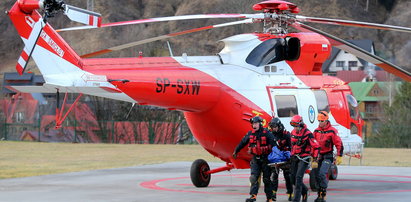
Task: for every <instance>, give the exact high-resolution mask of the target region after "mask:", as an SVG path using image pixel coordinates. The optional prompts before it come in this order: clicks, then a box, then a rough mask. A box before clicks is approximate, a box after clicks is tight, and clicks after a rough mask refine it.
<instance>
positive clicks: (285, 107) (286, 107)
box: [275, 95, 298, 117]
mask: <svg viewBox="0 0 411 202" xmlns="http://www.w3.org/2000/svg"><path fill="white" fill-rule="evenodd" d="M275 103H276V105H277V115H278V117H292V116H294V115H297V114H298V108H297V101H296V99H295V96H294V95H276V96H275Z"/></svg>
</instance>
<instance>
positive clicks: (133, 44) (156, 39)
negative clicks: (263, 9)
mask: <svg viewBox="0 0 411 202" xmlns="http://www.w3.org/2000/svg"><path fill="white" fill-rule="evenodd" d="M252 22H253V20H252V19H245V20H240V21H234V22H228V23H222V24H216V25H210V26H205V27H199V28H194V29H189V30H184V31H180V32H175V33H171V34H165V35H161V36H157V37H153V38H149V39H144V40H140V41H135V42H131V43H127V44H123V45H119V46H115V47H111V48H107V49H104V50H100V51H96V52H93V53H88V54H85V55H82V56H81V57H82V58H90V57H95V56H98V55H102V54H106V53H110V52H113V51H118V50H122V49H125V48H130V47H133V46H138V45H142V44H146V43H150V42H153V41H158V40H162V39H168V38H171V37H175V36H180V35H184V34H189V33H194V32H199V31H204V30H209V29H214V28H218V27H226V26H232V25H239V24H246V23H252Z"/></svg>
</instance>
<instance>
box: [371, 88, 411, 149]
mask: <svg viewBox="0 0 411 202" xmlns="http://www.w3.org/2000/svg"><path fill="white" fill-rule="evenodd" d="M384 112H385V117H384V118H383V119H382V120H381V127H380V128H379V130H378V131H377V133H376V134H375V135H373V136H372V137H370V139H369V146H373V147H396V148H398V147H400V148H411V83H410V82H404V83H403V84H402V85H401V87H400V89H399V93H398V94H397V95H396V96H395V97H394V102H393V104H392V105H391V106H389V105H388V104H384Z"/></svg>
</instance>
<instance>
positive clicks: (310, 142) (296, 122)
mask: <svg viewBox="0 0 411 202" xmlns="http://www.w3.org/2000/svg"><path fill="white" fill-rule="evenodd" d="M290 124H291V126H293V127H294V129H293V130H292V131H291V181H292V182H293V184H294V186H295V187H294V199H293V201H300V199H302V201H303V202H305V201H307V198H308V188H307V186H305V184H304V182H303V178H304V173H305V170H307V168H308V165H309V163H310V159H311V158H313V161H312V164H311V166H312V167H313V168H316V167H318V163H317V158H318V153H319V149H320V147H319V145H318V143H317V141H316V140H315V138H314V136H313V134H312V133H311V132H310V130H308V128H307V125H305V124H304V122H303V118H302V117H301V116H300V115H295V116H293V117H292V118H291V121H290Z"/></svg>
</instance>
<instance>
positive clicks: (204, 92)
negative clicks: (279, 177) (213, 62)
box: [83, 57, 271, 168]
mask: <svg viewBox="0 0 411 202" xmlns="http://www.w3.org/2000/svg"><path fill="white" fill-rule="evenodd" d="M83 62H84V70H85V71H88V72H91V73H93V74H96V75H106V76H107V78H108V79H110V80H113V81H114V82H112V83H113V84H114V85H116V86H117V88H119V89H120V90H121V91H123V92H124V93H126V94H127V95H128V96H130V97H131V98H133V99H135V100H136V101H137V102H140V103H147V104H149V105H156V106H161V107H165V108H176V109H179V110H185V111H186V112H185V116H186V118H187V122H188V124H189V126H190V129H191V130H192V132H193V134H194V135H195V138H196V140H197V141H198V142H199V143H200V144H201V145H202V146H203V147H204V148H205V149H206V150H207V151H209V152H210V153H211V154H213V155H214V156H217V157H219V158H220V159H222V160H224V161H226V162H230V161H231V160H232V159H231V154H232V152H233V151H234V148H235V147H236V146H237V144H238V143H239V142H240V140H241V138H242V137H243V136H244V135H245V134H246V132H247V131H249V130H250V129H251V128H250V124H249V122H248V120H246V121H245V120H244V119H243V116H244V114H253V110H255V111H258V112H261V113H263V115H262V117H263V118H265V119H267V121H269V120H270V118H271V117H270V116H269V115H268V114H267V113H265V112H263V111H262V110H261V109H260V108H259V107H258V106H256V105H255V104H254V103H253V102H252V101H250V100H249V99H247V98H245V97H244V96H242V95H240V94H239V93H238V92H236V91H235V90H234V89H232V88H230V87H228V86H227V85H225V84H224V83H222V82H221V81H219V80H217V79H216V78H214V77H213V76H210V75H209V74H206V73H204V72H202V71H199V70H197V69H195V68H191V67H186V66H183V65H181V64H180V63H179V62H177V61H176V60H174V59H173V58H170V57H156V58H150V57H149V58H109V59H107V58H106V59H84V60H83ZM178 80H180V81H184V83H183V85H182V86H181V87H179V86H178V85H179V84H181V83H179V82H178ZM159 81H160V82H159ZM193 83H196V84H199V89H198V91H197V90H196V89H197V88H193ZM165 84H166V85H165ZM173 85H175V86H174V87H173ZM165 86H166V87H165ZM187 89H188V90H187ZM179 90H180V91H179ZM193 90H195V91H193ZM262 90H265V89H262ZM245 150H246V149H244V150H243V152H242V153H240V158H238V160H236V161H234V164H235V166H236V168H247V167H248V166H249V164H248V160H250V156H249V155H248V154H247V153H246V151H245Z"/></svg>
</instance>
